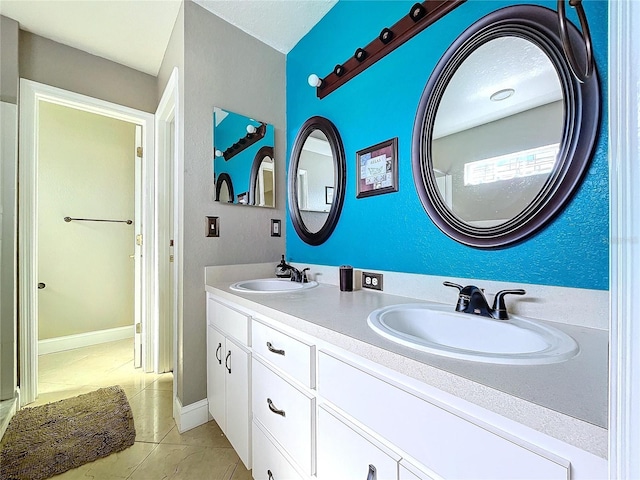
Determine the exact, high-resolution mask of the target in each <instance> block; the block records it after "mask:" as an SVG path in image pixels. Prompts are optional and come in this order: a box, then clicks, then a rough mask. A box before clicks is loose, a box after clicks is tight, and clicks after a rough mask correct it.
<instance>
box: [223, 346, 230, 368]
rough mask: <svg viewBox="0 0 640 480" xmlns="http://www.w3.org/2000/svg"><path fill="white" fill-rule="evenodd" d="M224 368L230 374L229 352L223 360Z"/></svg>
mask: <svg viewBox="0 0 640 480" xmlns="http://www.w3.org/2000/svg"><path fill="white" fill-rule="evenodd" d="M224 366H225V368H226V369H227V371H228V372H229V373H231V350H229V353H227V356H226V358H225V359H224Z"/></svg>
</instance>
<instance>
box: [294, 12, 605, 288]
mask: <svg viewBox="0 0 640 480" xmlns="http://www.w3.org/2000/svg"><path fill="white" fill-rule="evenodd" d="M414 3H415V2H414V1H413V0H412V1H367V2H364V1H345V0H341V1H339V2H338V3H337V4H336V5H335V6H334V7H333V9H331V11H329V13H328V14H327V15H326V16H325V17H324V18H323V19H322V20H321V21H320V22H319V23H318V24H317V25H316V26H315V27H314V28H313V29H312V30H311V31H310V32H309V33H308V34H307V35H306V36H305V37H304V38H303V39H302V40H301V41H300V42H299V43H298V44H297V45H296V46H295V47H294V49H293V50H291V52H290V53H289V54H288V55H287V150H288V151H287V159H288V160H287V169H288V165H289V162H290V156H291V150H292V146H293V143H294V141H295V137H296V135H297V133H298V130H299V129H300V127H301V125H302V124H303V123H304V121H305V120H306V119H308V118H309V117H311V116H313V115H321V116H324V117H327V118H328V119H329V120H331V121H332V122H333V123H334V124H335V125H336V127H337V129H338V131H339V132H340V134H341V137H342V141H343V143H344V148H345V154H346V158H347V188H346V198H345V202H344V207H343V210H342V215H341V217H340V220H339V222H338V225H337V227H336V229H335V231H334V232H333V235H332V236H331V238H330V239H329V240H328V241H327V242H325V243H324V244H322V245H319V246H315V247H314V246H310V245H307V244H306V243H304V242H302V241H301V240H300V238H299V237H298V236H297V235H296V233H295V230H294V229H293V226H292V224H291V218H290V217H288V218H287V222H288V223H287V239H286V247H287V252H286V253H287V258H288V259H289V260H290V261H294V262H301V263H307V264H323V265H341V264H352V265H354V266H357V267H359V268H366V269H379V270H391V271H398V272H407V273H419V274H426V275H440V276H451V277H468V278H476V279H487V280H497V281H505V282H514V283H533V284H541V285H555V286H567V287H577V288H591V289H598V290H606V289H608V286H609V179H608V153H607V149H608V145H607V142H608V137H607V130H608V118H607V111H606V105H607V98H606V93H607V76H606V75H607V48H608V40H607V15H608V14H607V2H605V1H599V0H595V1H589V0H587V1H585V2H583V5H584V7H585V10H586V13H587V18H588V20H589V26H590V29H591V34H592V37H593V45H594V51H595V56H596V65H597V69H598V73H599V75H600V83H601V89H602V107H603V115H602V121H601V127H600V135H599V139H598V143H597V146H596V151H595V154H594V156H593V159H592V162H591V164H590V167H589V170H588V172H587V175H586V176H585V178H584V180H583V182H582V184H581V186H580V187H579V190H578V192H577V193H576V195H575V196H574V197H573V198H572V199H571V201H570V202H569V204H568V205H567V206H566V207H565V208H564V209H563V211H562V212H561V213H560V215H558V216H557V217H556V218H555V219H554V220H553V221H552V223H551V224H549V225H548V226H547V227H546V228H544V229H543V230H541V231H539V232H538V233H537V234H535V235H534V236H532V237H530V238H529V239H527V240H525V241H523V242H521V243H519V244H516V245H513V246H510V247H506V248H503V249H499V250H479V249H475V248H471V247H467V246H464V245H462V244H459V243H457V242H455V241H454V240H451V239H450V238H449V237H447V236H446V235H444V234H443V233H442V232H440V230H439V229H438V228H437V227H436V226H435V225H434V224H433V223H432V222H431V220H430V218H429V217H428V216H427V214H426V212H425V211H424V209H423V207H422V204H421V203H420V199H419V197H418V194H417V192H416V189H415V186H414V182H413V175H412V171H411V133H412V128H413V122H414V118H415V114H416V111H417V108H418V103H419V101H420V97H421V95H422V92H423V89H424V87H425V85H426V82H427V80H428V79H429V76H430V75H431V72H432V70H433V68H434V67H435V65H436V64H437V62H438V61H439V59H440V57H441V56H442V54H443V53H444V52H445V50H446V49H447V47H448V46H449V45H450V44H451V42H452V41H453V40H454V39H455V38H456V37H457V36H458V35H460V34H461V33H462V32H463V31H464V30H465V29H466V28H467V27H469V26H470V25H471V24H472V23H474V22H475V21H476V20H478V19H479V18H481V17H483V16H484V15H486V14H488V13H490V12H492V11H494V10H497V9H499V8H502V7H505V6H508V5H513V4H514V3H519V2H503V1H487V0H469V1H467V2H466V3H464V4H463V5H461V6H459V7H458V8H456V9H455V10H454V11H453V12H451V13H449V14H448V15H446V16H445V17H444V18H442V19H440V20H439V21H438V22H436V23H435V24H433V25H431V26H430V27H428V28H427V29H426V30H424V31H423V32H421V33H420V34H418V35H417V36H415V37H414V38H413V39H411V40H410V41H408V42H407V43H405V44H404V45H402V46H400V47H399V48H398V49H396V50H395V51H393V52H392V53H391V54H389V55H387V56H386V57H385V58H383V59H382V60H380V61H379V62H377V63H376V64H374V65H373V66H371V67H369V68H368V69H367V70H366V71H365V72H363V73H361V74H360V75H358V76H356V77H355V78H354V79H352V80H351V81H349V82H347V83H346V84H345V85H343V86H342V87H340V88H339V89H337V90H336V91H334V92H333V93H331V94H330V95H328V96H327V97H325V98H324V99H322V100H320V99H318V98H317V97H316V94H315V89H314V88H311V87H310V86H309V85H308V83H307V77H308V76H309V74H311V73H316V74H317V75H319V76H320V77H323V76H325V75H327V74H328V73H330V72H331V71H333V68H334V66H335V65H336V64H338V63H343V62H344V61H346V60H347V59H348V58H349V57H351V56H352V55H353V53H354V52H355V50H356V48H358V47H363V46H365V45H366V44H368V43H369V42H370V41H371V40H372V39H373V38H374V37H376V36H377V35H378V33H379V32H380V31H381V30H382V29H383V28H384V27H388V26H391V25H393V24H394V23H395V22H396V21H397V20H398V19H400V17H402V16H403V15H405V14H406V13H407V12H408V11H409V8H410V7H411V6H412V5H413V4H414ZM528 3H535V4H540V5H544V6H547V7H549V8H552V9H555V6H556V2H555V1H553V2H528ZM573 13H574V12H570V15H571V16H570V19H571V20H572V21H573V22H574V23H576V24H578V21H577V17H576V16H575V15H574V14H573ZM393 137H398V157H399V191H398V192H396V193H389V194H384V195H377V196H373V197H368V198H362V199H357V198H356V178H355V177H356V165H355V158H356V152H357V151H358V150H361V149H363V148H366V147H368V146H372V145H375V144H377V143H379V142H382V141H385V140H388V139H390V138H393Z"/></svg>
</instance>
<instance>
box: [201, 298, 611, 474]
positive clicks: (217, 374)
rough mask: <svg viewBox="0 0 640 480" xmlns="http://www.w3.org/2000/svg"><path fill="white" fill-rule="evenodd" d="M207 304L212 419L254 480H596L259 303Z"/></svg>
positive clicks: (591, 462) (532, 439) (547, 445)
mask: <svg viewBox="0 0 640 480" xmlns="http://www.w3.org/2000/svg"><path fill="white" fill-rule="evenodd" d="M207 302H208V303H207V305H208V306H207V315H208V328H207V348H208V372H207V373H208V383H209V384H208V390H207V394H208V400H209V408H210V412H211V414H212V415H213V416H214V418H215V419H216V420H217V421H218V423H219V424H220V426H221V427H222V428H223V431H224V432H225V433H226V434H227V436H228V437H229V440H230V441H231V444H232V445H233V447H234V448H235V449H236V451H237V452H238V454H239V455H240V457H241V459H242V461H243V462H244V463H245V465H246V466H247V467H248V468H250V466H251V462H252V463H253V467H254V469H253V472H252V474H253V478H255V479H256V480H257V479H260V480H282V479H291V480H301V479H302V480H310V479H316V480H342V479H345V480H453V479H455V480H482V479H486V480H513V479H516V478H517V479H521V480H527V479H528V480H541V479H544V480H584V479H589V480H593V479H598V480H600V479H602V478H606V475H607V462H606V460H604V459H602V458H599V457H596V456H595V455H592V454H590V453H588V452H586V451H583V450H581V449H579V448H577V447H573V446H571V445H568V444H567V443H564V442H562V441H560V440H557V439H555V438H552V437H549V436H547V435H545V434H543V433H540V432H537V431H535V430H532V429H531V428H529V427H526V426H524V425H521V424H519V423H517V422H514V421H512V420H509V419H507V418H505V417H503V416H501V415H498V414H496V413H494V412H490V411H488V410H486V409H484V408H482V407H480V406H478V405H475V404H473V403H470V402H467V401H465V400H463V399H460V398H458V397H456V396H454V395H451V394H449V393H445V392H443V391H441V390H438V389H436V388H434V387H431V386H429V385H426V384H424V383H421V382H419V381H417V380H415V379H412V378H410V377H407V376H404V375H402V374H400V373H398V372H395V371H393V370H391V369H389V368H388V367H383V366H381V365H379V364H378V363H377V362H374V361H373V360H370V359H365V358H362V357H361V356H359V355H357V354H355V353H353V352H349V351H347V350H345V349H343V348H340V347H337V346H335V345H334V344H333V343H329V342H328V341H327V340H325V338H324V337H323V332H322V331H321V330H318V332H320V333H318V334H317V335H316V334H315V333H314V335H311V334H309V333H304V332H300V331H299V330H298V329H296V328H295V327H293V326H292V325H291V324H289V325H287V324H284V323H282V322H280V321H278V320H276V319H272V318H268V317H267V316H266V314H267V313H265V312H269V310H264V311H261V310H260V303H259V302H257V301H256V302H255V305H256V306H255V307H251V310H250V311H248V310H249V309H248V308H246V309H245V308H244V307H241V306H238V305H236V304H234V303H233V302H231V301H229V300H227V299H226V297H225V296H223V297H222V298H218V297H214V296H212V295H211V294H209V297H208V300H207ZM314 332H315V331H314ZM316 336H318V337H320V338H316ZM327 338H329V336H327ZM248 346H251V350H249V347H248ZM227 356H229V359H230V364H229V363H227ZM229 367H230V369H231V372H229V371H228V370H229ZM236 374H237V375H238V377H234V375H236ZM236 378H237V380H236ZM251 418H252V420H250V419H251ZM250 433H252V435H250ZM250 445H252V452H251V448H250V447H249V446H250ZM250 454H251V457H249V455H250ZM250 458H251V459H252V460H250Z"/></svg>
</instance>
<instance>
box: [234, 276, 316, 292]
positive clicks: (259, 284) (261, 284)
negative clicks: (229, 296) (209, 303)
mask: <svg viewBox="0 0 640 480" xmlns="http://www.w3.org/2000/svg"><path fill="white" fill-rule="evenodd" d="M317 285H318V282H308V283H300V282H292V281H291V280H289V279H288V278H260V279H257V280H244V281H242V282H236V283H234V284H232V285H231V286H229V288H230V289H231V290H234V291H236V292H253V293H283V292H295V291H297V290H308V289H309V288H313V287H315V286H317Z"/></svg>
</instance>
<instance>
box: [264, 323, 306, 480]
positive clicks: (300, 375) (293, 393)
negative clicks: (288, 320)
mask: <svg viewBox="0 0 640 480" xmlns="http://www.w3.org/2000/svg"><path fill="white" fill-rule="evenodd" d="M251 334H252V345H253V359H252V388H251V391H252V409H253V419H254V429H253V432H254V437H256V436H257V437H258V438H259V437H260V436H264V437H265V439H264V440H263V442H262V444H260V442H259V441H255V440H254V448H255V449H256V450H254V452H253V456H254V463H257V462H260V463H262V460H261V459H263V458H265V457H267V458H272V459H273V462H274V465H275V466H274V467H273V468H269V467H268V466H261V467H260V471H259V472H257V473H254V478H262V477H263V475H264V470H265V468H266V469H267V470H270V471H272V473H273V472H274V470H275V469H276V468H278V469H279V470H280V471H287V469H289V470H291V471H295V470H296V469H297V470H298V471H300V472H301V473H302V475H304V476H310V475H312V474H313V473H314V470H315V450H314V446H315V405H316V396H315V391H314V390H313V389H311V388H310V387H311V386H313V385H315V368H314V366H315V346H314V345H313V344H311V343H308V342H305V341H303V340H300V339H298V338H294V337H292V336H290V335H288V334H286V333H284V332H282V331H280V330H277V329H275V328H273V327H271V326H270V325H266V324H264V323H262V322H260V321H257V320H254V321H253V324H252V329H251ZM262 430H263V431H262ZM264 432H267V434H268V437H270V438H271V439H272V440H269V438H267V435H265V434H264ZM265 450H269V451H272V452H277V453H278V455H277V456H275V457H274V456H273V455H267V454H266V453H265ZM285 458H288V459H290V460H291V463H290V464H288V465H286V464H287V461H286V460H285V461H284V462H285V463H282V462H283V459H285ZM281 475H283V474H282V473H281ZM273 476H274V479H276V480H277V479H278V478H287V477H286V476H280V477H278V476H276V475H275V473H273Z"/></svg>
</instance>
